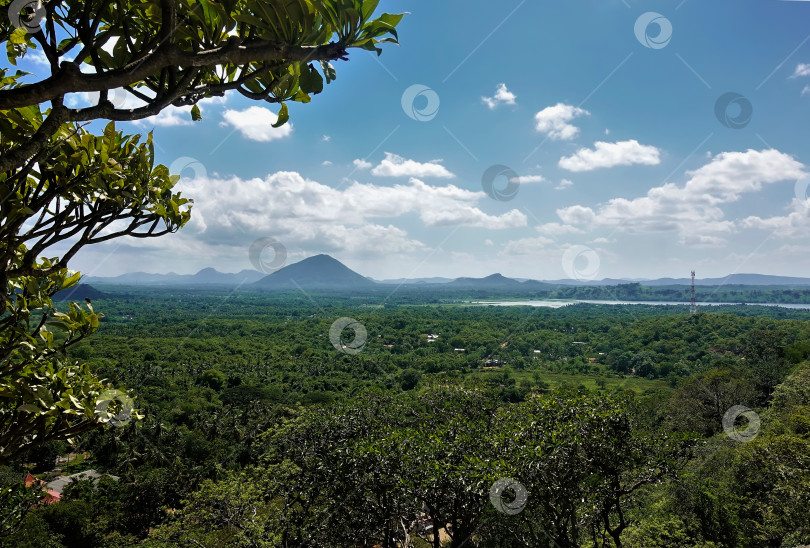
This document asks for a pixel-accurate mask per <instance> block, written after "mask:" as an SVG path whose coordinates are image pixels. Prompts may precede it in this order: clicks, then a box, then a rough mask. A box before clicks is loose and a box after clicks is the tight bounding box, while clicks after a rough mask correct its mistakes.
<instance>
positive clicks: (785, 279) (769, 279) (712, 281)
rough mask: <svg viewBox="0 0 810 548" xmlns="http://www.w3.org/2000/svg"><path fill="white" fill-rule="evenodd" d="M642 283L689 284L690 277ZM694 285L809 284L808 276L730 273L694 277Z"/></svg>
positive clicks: (795, 285) (651, 284) (789, 285)
mask: <svg viewBox="0 0 810 548" xmlns="http://www.w3.org/2000/svg"><path fill="white" fill-rule="evenodd" d="M640 283H641V284H642V285H647V286H658V285H691V283H692V279H691V278H659V279H657V280H646V281H644V282H640ZM695 285H781V286H788V287H802V286H808V285H810V278H794V277H792V276H771V275H769V274H730V275H728V276H724V277H722V278H701V279H697V278H696V279H695Z"/></svg>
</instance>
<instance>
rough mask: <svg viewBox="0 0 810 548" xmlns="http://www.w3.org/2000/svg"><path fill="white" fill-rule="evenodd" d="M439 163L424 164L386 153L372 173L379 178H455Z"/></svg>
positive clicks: (436, 161)
mask: <svg viewBox="0 0 810 548" xmlns="http://www.w3.org/2000/svg"><path fill="white" fill-rule="evenodd" d="M438 162H439V161H438V160H435V161H432V162H426V163H424V164H423V163H419V162H417V161H415V160H408V159H405V158H403V157H402V156H397V155H396V154H392V153H390V152H386V153H385V159H383V161H382V162H380V165H378V166H376V167H375V168H374V169H372V170H371V173H372V175H377V176H378V177H439V178H443V179H452V178H454V177H455V175H454V174H452V173H450V172H449V171H448V170H447V168H445V167H444V166H443V165H441V164H440V163H438Z"/></svg>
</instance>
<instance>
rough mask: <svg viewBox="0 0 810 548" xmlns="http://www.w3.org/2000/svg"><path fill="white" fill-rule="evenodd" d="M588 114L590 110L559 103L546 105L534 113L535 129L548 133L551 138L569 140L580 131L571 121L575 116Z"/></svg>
mask: <svg viewBox="0 0 810 548" xmlns="http://www.w3.org/2000/svg"><path fill="white" fill-rule="evenodd" d="M588 114H590V112H588V111H587V110H585V109H581V108H579V107H575V106H572V105H566V104H564V103H557V104H556V105H554V106H553V107H546V108H544V109H543V110H541V111H540V112H538V113H537V114H535V115H534V121H535V129H536V130H537V131H539V132H540V133H545V134H546V135H548V137H549V139H553V140H555V141H558V140H564V141H568V140H571V139H573V138H574V137H576V136H577V134H578V133H579V128H578V127H576V126H573V125H571V124H569V122H570V121H571V120H573V119H574V118H577V117H579V116H587V115H588Z"/></svg>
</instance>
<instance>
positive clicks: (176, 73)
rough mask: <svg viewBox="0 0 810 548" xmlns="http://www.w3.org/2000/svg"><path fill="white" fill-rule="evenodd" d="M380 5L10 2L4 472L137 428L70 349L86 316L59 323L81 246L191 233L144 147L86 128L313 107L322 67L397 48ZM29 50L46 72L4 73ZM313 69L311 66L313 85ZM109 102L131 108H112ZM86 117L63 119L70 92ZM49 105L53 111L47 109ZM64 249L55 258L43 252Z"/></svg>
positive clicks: (75, 112)
mask: <svg viewBox="0 0 810 548" xmlns="http://www.w3.org/2000/svg"><path fill="white" fill-rule="evenodd" d="M377 4H378V0H284V1H282V0H263V1H262V0H225V1H223V2H209V1H207V0H153V1H149V0H148V1H147V2H139V3H133V2H128V1H119V2H107V1H101V0H86V1H82V0H64V1H60V0H54V1H51V2H47V3H44V4H43V3H36V2H29V3H27V4H25V3H20V2H14V3H12V4H11V5H10V6H9V7H8V8H6V9H0V41H2V42H5V44H6V52H7V59H8V63H9V65H8V66H5V67H0V276H2V278H3V279H2V281H1V282H2V283H0V291H2V293H3V295H2V297H3V298H2V303H1V304H0V306H2V311H0V313H2V315H0V464H1V463H4V462H8V461H9V460H11V459H13V458H15V457H17V456H19V455H20V454H22V453H23V452H25V451H28V450H30V449H32V448H35V447H37V446H39V445H41V444H42V443H45V442H47V441H51V440H57V439H69V438H71V437H72V436H75V435H77V434H79V433H81V432H84V431H87V430H89V429H92V428H96V427H98V426H99V425H101V424H104V423H110V422H112V423H113V424H118V423H121V422H124V421H125V420H128V419H130V418H132V417H133V416H134V411H133V409H132V404H131V400H130V399H129V396H128V395H127V394H126V393H125V392H123V391H110V389H111V388H112V387H111V386H108V384H107V383H105V382H103V381H102V380H101V379H98V378H97V377H95V376H94V375H93V374H92V373H91V372H90V371H89V369H88V367H87V366H86V365H84V364H82V363H80V362H78V361H76V360H73V359H71V358H70V357H69V356H68V349H69V348H70V347H71V346H73V345H75V344H76V343H77V342H79V341H80V340H82V339H83V338H84V337H87V336H88V335H90V334H92V333H93V331H95V330H96V329H97V328H98V325H99V318H100V317H101V315H100V314H98V313H96V312H95V311H94V310H93V308H92V305H91V304H90V303H87V305H86V306H80V305H78V304H75V303H70V304H69V306H68V309H67V310H66V311H64V312H60V311H57V310H56V308H55V306H54V302H53V299H52V298H53V296H54V295H55V294H56V293H57V292H58V291H61V290H63V289H66V288H69V287H72V286H74V285H75V284H76V283H77V282H78V280H79V277H80V276H79V274H78V273H75V272H71V271H69V270H68V268H67V264H68V262H69V260H70V259H71V258H72V257H73V256H75V254H76V253H77V252H78V251H79V250H80V249H81V248H83V247H84V246H86V245H92V244H95V243H99V242H104V241H109V240H112V239H115V238H119V237H122V236H132V237H138V238H148V237H157V236H160V235H163V234H167V233H170V232H174V231H176V230H178V229H179V228H180V227H181V226H183V224H185V223H186V222H187V221H188V219H189V207H190V202H189V200H187V199H186V198H184V197H181V196H180V194H179V193H176V192H174V190H173V186H174V183H175V182H176V181H177V179H178V177H177V176H176V175H174V176H173V175H170V174H169V171H168V169H167V168H166V167H165V166H162V165H156V164H155V161H154V150H153V144H152V136H151V135H149V136H148V137H147V139H146V140H145V141H142V140H141V137H140V136H126V135H123V134H122V132H120V131H118V130H117V129H116V128H115V125H114V123H110V124H108V125H107V126H106V128H105V129H104V131H103V134H101V135H98V136H96V135H93V134H92V133H90V132H89V131H88V130H87V128H86V123H87V122H89V121H92V120H99V119H107V120H112V121H124V120H138V119H142V118H145V117H148V116H152V115H155V114H158V113H159V112H160V111H161V110H162V109H164V108H167V107H169V106H172V105H174V106H182V105H192V106H193V108H192V111H191V115H192V117H193V118H194V119H199V117H200V116H199V108H198V107H197V106H196V103H197V102H199V101H200V100H202V99H204V98H206V97H211V96H217V95H222V94H224V93H225V92H226V91H228V90H237V91H238V92H239V93H241V94H242V95H244V96H245V97H248V98H250V99H256V100H262V101H266V102H271V103H280V104H281V110H280V112H279V120H278V124H279V125H280V124H283V123H285V122H286V121H287V119H288V117H289V116H288V111H287V106H286V104H285V102H286V101H298V102H302V103H306V102H309V101H310V100H311V95H312V94H317V93H320V92H321V91H322V89H323V86H324V80H325V81H326V82H327V83H328V82H330V81H331V80H333V79H334V78H335V70H334V67H333V66H332V65H331V64H330V61H333V60H337V59H345V58H346V57H347V52H348V50H349V49H350V48H364V49H369V50H376V51H377V52H378V53H379V47H378V43H380V42H396V39H397V35H396V30H395V26H396V25H397V24H398V23H399V21H400V19H401V17H402V16H401V15H389V14H383V15H381V16H380V17H379V18H377V19H372V15H373V13H374V11H375V10H376V7H377ZM32 49H41V51H42V52H43V53H44V55H45V58H46V59H47V62H48V65H49V69H48V71H47V74H43V75H41V77H38V78H33V80H34V81H30V80H31V76H32V75H29V74H26V73H23V72H20V71H16V72H15V73H14V74H11V73H10V70H11V66H10V65H16V63H17V60H18V59H19V58H21V57H23V56H24V55H25V54H26V53H27V52H29V51H30V50H32ZM314 63H319V68H320V72H319V71H318V69H317V68H316V67H315V64H314ZM114 89H118V90H119V91H121V92H123V93H125V94H127V95H129V96H131V97H132V98H133V100H134V101H136V102H138V103H139V105H140V106H136V107H135V108H127V109H124V108H120V102H119V101H116V103H117V104H118V106H116V104H113V102H112V101H111V100H110V97H111V95H110V94H111V93H114V91H112V90H114ZM79 92H97V94H98V95H97V100H96V101H95V104H93V105H91V106H87V107H83V108H69V107H68V106H66V100H65V99H66V96H67V95H68V94H70V93H79ZM45 103H49V104H47V105H46V104H45ZM57 245H58V246H59V248H60V250H61V254H58V256H53V255H54V254H57V252H55V251H54V250H53V249H52V248H53V247H54V246H57Z"/></svg>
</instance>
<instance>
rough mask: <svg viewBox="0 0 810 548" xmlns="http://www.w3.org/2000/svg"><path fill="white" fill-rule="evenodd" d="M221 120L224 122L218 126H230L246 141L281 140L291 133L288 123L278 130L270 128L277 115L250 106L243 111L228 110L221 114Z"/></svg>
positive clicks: (276, 119)
mask: <svg viewBox="0 0 810 548" xmlns="http://www.w3.org/2000/svg"><path fill="white" fill-rule="evenodd" d="M222 118H223V120H224V121H223V122H221V124H220V125H223V126H231V127H233V128H234V129H236V130H238V131H239V133H241V134H242V136H243V137H245V138H246V139H250V140H251V141H258V142H260V143H267V142H269V141H274V140H276V139H283V138H285V137H288V136H289V135H290V134H291V133H292V131H293V126H292V124H291V123H290V122H287V123H286V124H284V125H283V126H281V127H278V128H274V127H272V126H273V124H275V123H276V122H277V121H278V115H277V114H276V113H274V112H273V111H271V110H270V109H267V108H264V107H257V106H252V107H248V108H246V109H245V110H231V109H228V110H226V111H225V112H223V113H222Z"/></svg>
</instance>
